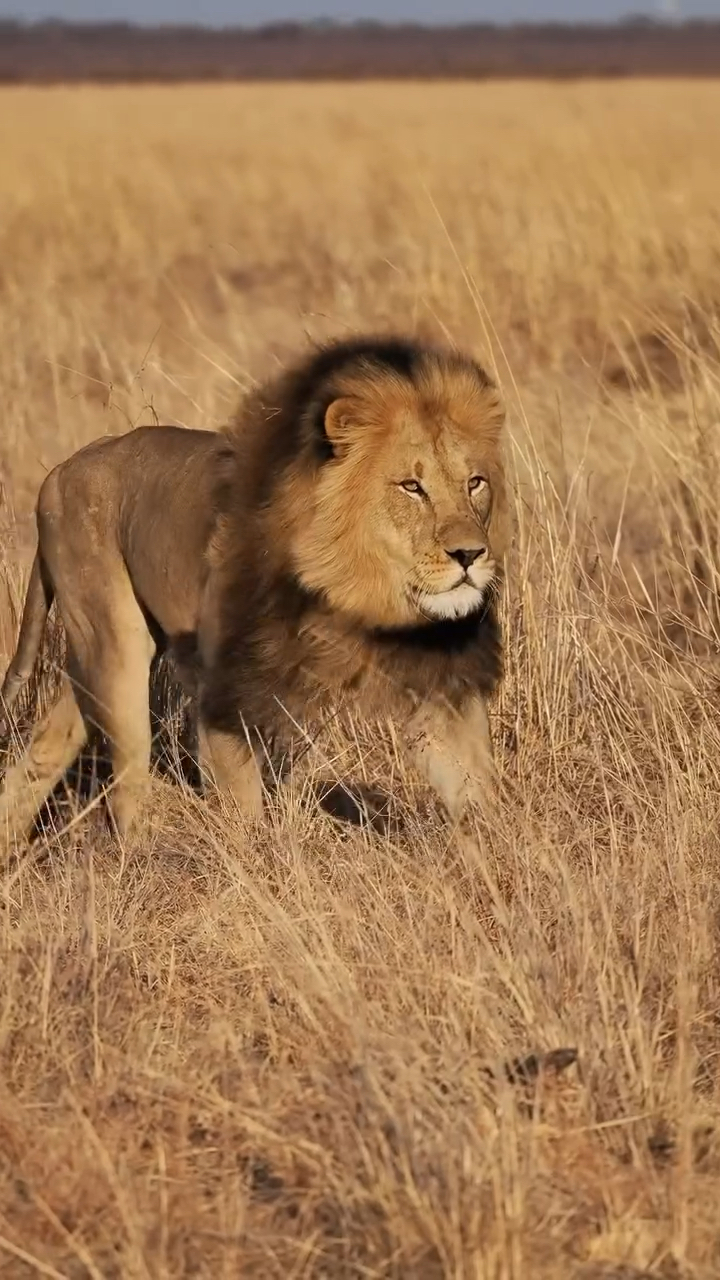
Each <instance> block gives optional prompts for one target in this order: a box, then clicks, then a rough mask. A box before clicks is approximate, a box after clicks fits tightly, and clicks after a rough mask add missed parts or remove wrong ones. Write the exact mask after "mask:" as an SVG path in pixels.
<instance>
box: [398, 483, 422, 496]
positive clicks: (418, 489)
mask: <svg viewBox="0 0 720 1280" xmlns="http://www.w3.org/2000/svg"><path fill="white" fill-rule="evenodd" d="M400 488H401V489H404V490H405V492H406V493H417V494H423V493H424V492H425V490H424V489H423V487H422V485H421V484H419V482H418V481H417V480H401V481H400Z"/></svg>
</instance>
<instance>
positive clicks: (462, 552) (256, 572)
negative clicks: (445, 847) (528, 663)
mask: <svg viewBox="0 0 720 1280" xmlns="http://www.w3.org/2000/svg"><path fill="white" fill-rule="evenodd" d="M503 419H504V412H503V407H502V404H501V401H500V398H499V395H498V392H497V390H496V389H495V387H494V385H493V384H492V382H491V380H490V379H489V378H488V376H487V375H486V374H485V372H484V371H483V370H482V369H481V368H480V367H479V366H478V365H477V364H475V363H474V362H473V361H472V360H470V359H468V358H467V357H465V356H462V355H459V354H457V353H455V352H451V351H443V350H437V349H433V348H427V347H421V346H419V345H416V344H413V343H411V342H407V341H404V340H401V339H398V340H392V339H374V338H360V339H357V340H352V341H349V342H338V343H334V344H332V345H330V346H329V347H327V348H325V349H323V350H321V351H320V352H318V353H316V354H314V355H312V356H311V357H310V358H309V359H307V360H305V361H303V362H302V363H300V364H299V366H298V367H296V368H294V369H291V370H290V371H289V372H288V373H286V374H284V375H282V376H281V377H280V378H277V379H275V380H273V381H272V382H270V383H269V384H268V385H266V386H265V387H263V388H262V389H261V390H260V391H258V392H256V393H253V394H252V395H251V396H249V397H248V398H247V399H246V401H245V402H244V404H243V405H242V406H241V408H240V411H239V413H238V415H237V418H236V420H235V421H234V423H233V424H232V425H231V426H230V427H229V428H227V430H226V431H224V432H222V433H217V434H216V433H210V432H201V431H191V430H184V429H180V428H173V427H152V428H140V429H138V430H136V431H133V432H130V433H128V434H127V435H125V436H122V437H117V438H105V439H103V440H100V441H97V442H95V443H94V444H92V445H89V446H88V447H87V448H85V449H83V450H80V451H79V452H78V453H77V454H75V455H73V457H71V458H70V459H68V460H67V461H66V462H64V463H62V464H60V466H59V467H57V468H56V469H55V470H54V471H53V472H51V474H50V475H49V476H48V478H47V479H46V481H45V483H44V484H43V486H42V489H41V491H40V495H39V499H38V507H37V521H38V535H39V545H38V553H37V557H36V562H35V566H34V568H33V572H32V575H31V580H30V585H29V588H28V597H27V601H26V607H25V612H24V616H23V622H22V626H21V635H20V639H19V643H18V649H17V652H16V654H15V657H14V658H13V661H12V662H11V664H10V668H9V670H8V673H7V675H6V678H5V683H4V685H3V691H2V692H3V697H4V700H5V703H6V707H7V709H8V710H10V709H11V707H12V704H13V702H14V701H15V699H16V698H17V696H18V693H19V691H20V689H21V687H22V685H23V683H24V681H26V680H27V678H28V677H29V675H30V673H31V671H32V664H33V662H34V660H35V657H36V655H37V652H38V649H39V646H40V642H41V638H42V631H43V627H44V622H45V619H46V617H47V612H48V609H49V607H50V604H51V602H52V600H53V598H54V599H56V601H57V607H58V609H59V611H60V614H61V616H62V619H63V622H64V625H65V628H66V632H67V638H68V655H69V656H68V683H67V684H66V687H65V690H64V692H63V695H62V698H61V700H60V702H59V703H58V707H57V709H56V710H54V711H51V712H50V714H49V716H48V717H46V718H45V720H44V721H43V722H41V724H40V725H39V726H38V727H37V728H36V731H35V733H34V735H33V738H32V740H31V743H30V746H29V748H28V751H27V752H26V754H25V756H24V757H23V759H21V760H20V761H19V762H18V763H17V764H16V765H14V766H13V767H12V768H11V769H10V770H9V771H8V773H7V774H6V777H5V781H4V787H3V791H2V795H0V822H2V821H3V820H4V821H5V823H6V824H7V825H10V826H11V827H12V828H13V829H14V830H15V831H18V830H25V829H27V827H28V825H29V824H30V823H31V821H32V818H33V817H34V814H35V811H36V809H37V806H38V804H39V803H41V801H42V799H44V797H45V795H46V794H47V793H48V792H49V791H50V789H51V788H52V787H53V786H54V785H55V783H56V782H57V780H58V778H59V777H60V776H61V775H62V773H63V772H64V770H65V769H66V768H67V767H68V766H69V765H70V763H71V762H72V758H73V756H74V755H75V754H76V752H77V750H78V749H79V747H80V746H81V745H82V743H83V742H84V740H85V738H86V736H87V734H88V733H90V732H93V731H94V730H96V729H99V730H100V731H102V732H103V733H104V734H105V735H106V736H107V737H108V739H109V740H110V744H111V750H112V755H113V767H114V773H115V782H114V787H113V790H112V792H111V797H110V803H111V809H112V813H113V816H114V819H115V823H116V826H117V828H118V830H119V831H120V832H126V831H127V830H128V829H129V826H130V824H131V822H132V820H133V818H134V816H135V812H136V809H137V805H138V802H139V800H140V799H141V797H142V794H143V791H144V788H145V786H146V783H147V777H148V768H149V755H150V723H149V711H148V677H149V670H150V663H151V659H152V656H153V654H154V652H155V651H156V649H157V648H158V647H161V648H166V647H168V646H169V647H170V648H171V650H172V651H173V652H174V654H175V656H176V658H177V660H178V663H179V669H180V674H181V676H182V678H183V680H184V682H185V683H186V684H187V686H188V688H189V689H191V691H192V692H193V693H195V694H196V695H197V696H198V707H199V722H200V723H199V741H200V751H201V766H202V768H203V771H204V774H205V776H206V778H209V779H212V780H214V782H215V783H216V784H217V786H218V787H219V788H220V790H221V791H222V792H224V793H225V794H226V795H228V796H229V797H232V798H233V799H234V800H235V801H236V802H237V803H238V805H239V806H240V808H241V809H242V811H243V812H244V813H246V814H248V815H258V814H259V813H260V812H261V809H262V784H261V771H260V763H261V761H262V759H263V757H264V756H266V755H267V756H269V758H271V759H272V758H274V759H275V760H276V761H281V760H287V759H290V758H292V755H293V749H294V745H295V743H296V741H297V739H298V732H299V730H298V726H302V727H305V728H308V727H311V728H312V727H314V726H315V725H316V724H317V723H319V722H320V721H322V720H323V719H324V718H325V717H327V716H328V715H330V714H332V715H333V717H335V720H336V722H337V718H338V717H339V718H340V720H342V717H343V716H344V715H345V714H351V715H356V714H360V715H361V716H373V717H377V716H382V717H387V718H389V719H390V720H392V721H394V722H395V724H396V725H397V726H399V727H400V729H401V732H402V734H403V735H404V740H405V741H406V743H407V745H408V749H409V751H411V752H412V753H413V755H414V758H415V760H416V761H417V763H419V764H420V766H421V767H422V768H423V769H424V770H425V773H426V776H427V777H428V780H429V781H430V783H431V785H432V786H434V787H435V789H436V791H437V792H438V794H439V795H440V797H441V799H442V800H443V801H444V802H445V804H446V805H447V807H448V808H449V809H450V810H451V811H452V812H453V813H457V812H460V811H461V810H462V808H463V806H464V804H465V802H466V799H467V796H468V794H469V791H470V790H472V788H473V785H474V786H475V787H476V789H477V788H479V789H480V791H482V790H483V789H487V788H488V787H489V786H490V780H491V776H492V753H491V749H490V739H489V732H488V724H487V712H486V700H487V698H488V697H489V696H490V694H491V693H492V692H493V690H494V688H495V686H496V684H497V682H498V680H499V678H500V674H501V671H500V637H499V632H498V625H497V620H496V614H495V608H494V591H495V588H496V584H497V583H498V581H499V577H500V574H501V568H502V558H503V552H504V544H505V520H506V501H505V486H504V477H503V467H502V457H501V447H500V442H501V430H502V424H503ZM301 736H302V735H301Z"/></svg>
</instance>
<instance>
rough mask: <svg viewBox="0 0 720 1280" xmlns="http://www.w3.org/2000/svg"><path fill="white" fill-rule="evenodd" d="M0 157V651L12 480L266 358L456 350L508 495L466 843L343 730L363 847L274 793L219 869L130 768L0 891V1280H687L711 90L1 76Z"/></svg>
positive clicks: (714, 1113)
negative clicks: (481, 758)
mask: <svg viewBox="0 0 720 1280" xmlns="http://www.w3.org/2000/svg"><path fill="white" fill-rule="evenodd" d="M0 130H1V131H2V137H3V163H2V168H1V170H0V227H1V231H0V234H1V235H2V258H1V259H0V261H1V262H2V267H1V269H0V270H1V275H0V290H1V292H0V298H1V300H2V309H1V310H0V388H1V390H2V403H3V419H2V428H1V431H0V484H1V486H2V505H1V506H0V537H1V538H2V543H1V544H0V552H2V556H3V562H4V567H3V570H2V572H3V578H4V582H5V584H6V586H7V601H6V602H3V603H2V604H0V668H1V667H2V666H3V665H4V661H5V660H6V658H7V656H8V655H9V652H10V648H11V644H12V641H13V638H14V627H15V625H16V610H17V603H18V599H19V594H20V586H21V582H22V579H23V576H24V573H25V571H26V568H27V563H28V555H29V553H30V552H31V550H32V546H33V524H32V504H33V500H34V495H35V492H36V489H37V486H38V483H39V481H40V479H41V477H42V476H43V474H44V473H45V471H46V469H47V468H48V467H49V466H51V465H52V464H53V463H55V462H56V461H58V460H59V459H60V458H61V457H63V456H65V455H66V454H67V453H69V452H70V451H71V450H72V449H74V448H75V447H77V446H78V445H80V444H81V443H83V442H85V441H87V440H88V439H90V438H92V437H94V436H96V435H99V434H102V433H103V432H105V431H121V430H124V429H125V428H126V427H128V426H129V425H130V424H134V423H137V422H140V421H153V420H155V419H156V418H157V419H160V420H164V421H177V422H181V423H193V424H200V425H205V426H207V427H212V426H214V425H216V424H218V423H219V422H221V421H222V420H223V419H224V418H225V417H226V416H227V414H228V412H229V410H230V408H231V407H232V405H233V403H234V401H235V399H236V397H237V395H238V393H239V391H240V390H241V389H242V388H243V387H245V386H247V385H248V383H249V382H250V380H251V379H253V378H254V377H256V376H258V375H259V374H261V373H262V372H264V371H267V370H268V369H269V368H270V367H272V364H273V362H274V361H277V360H278V359H280V360H282V359H285V358H286V356H287V355H288V354H289V353H290V352H292V351H295V350H296V349H297V348H298V347H299V346H301V345H302V344H303V342H304V341H305V337H304V335H305V334H306V333H309V334H310V335H311V336H312V337H321V336H324V335H326V334H331V333H338V332H342V331H343V330H344V329H346V328H350V329H358V328H367V327H371V326H375V325H379V326H382V327H387V326H394V327H397V328H399V329H401V330H407V331H411V332H413V331H418V332H419V331H421V330H422V331H428V332H434V333H442V332H445V333H447V334H449V335H451V336H452V338H454V339H456V340H457V341H459V342H461V343H462V344H463V345H465V346H467V347H470V348H471V349H473V350H475V351H476V352H477V353H478V354H479V355H480V356H481V357H484V358H485V359H487V360H488V361H490V362H491V363H492V364H493V365H494V367H495V368H496V369H497V373H498V376H499V378H500V380H501V382H502V384H503V387H504V389H505V392H506V395H507V397H508V399H509V401H510V403H511V407H512V420H511V437H512V444H511V448H510V461H511V466H512V469H513V475H514V480H515V489H516V509H517V531H516V539H515V545H514V549H513V554H512V559H511V564H510V585H509V589H508V592H507V595H506V601H505V613H506V626H507V668H508V674H507V681H506V684H505V686H504V688H503V691H502V694H501V697H500V698H499V701H498V705H497V708H496V712H495V716H494V728H495V735H496V740H497V744H498V754H499V760H500V765H501V768H502V770H503V773H504V775H505V777H506V778H507V779H508V782H509V783H510V785H511V787H512V790H513V795H514V799H513V802H512V804H509V805H508V808H507V812H506V814H505V816H504V821H503V824H502V828H501V829H500V830H498V831H495V832H493V833H487V832H483V831H478V835H477V840H474V841H472V842H468V841H467V840H464V841H463V840H460V839H459V837H457V836H456V835H454V834H453V833H452V832H449V831H447V830H445V829H443V827H442V825H441V824H440V822H439V821H438V818H437V815H434V814H433V812H432V810H431V809H430V808H428V805H427V803H426V798H425V797H424V796H423V795H422V794H420V793H419V792H418V791H417V789H416V788H415V786H414V782H413V780H412V779H403V778H402V777H400V776H398V773H397V771H394V770H395V766H394V765H393V763H392V760H390V761H389V762H388V761H387V760H386V758H385V757H384V755H383V753H382V749H380V748H378V752H379V754H378V755H377V756H376V755H375V754H374V752H373V751H372V750H369V749H368V750H367V751H366V749H365V746H364V745H363V738H362V737H360V739H359V743H358V748H357V753H356V755H357V758H355V759H350V760H347V761H346V762H344V767H346V768H347V770H348V772H351V773H352V772H355V773H357V772H358V771H359V770H361V769H365V770H366V771H367V772H368V774H369V775H370V776H376V777H377V776H385V778H387V777H388V776H389V777H390V778H391V779H392V784H393V789H394V790H395V791H396V792H397V794H398V796H399V797H401V798H402V797H403V796H404V797H405V806H406V830H405V831H404V833H403V834H402V836H400V837H392V838H391V837H388V838H381V837H373V838H369V837H365V836H363V835H362V833H357V832H353V831H350V832H348V831H346V830H341V829H336V828H335V827H334V826H333V825H332V824H331V823H330V822H329V820H327V819H323V818H321V817H319V816H317V815H316V814H315V813H313V812H312V811H309V810H308V809H307V808H303V807H302V805H300V804H299V803H298V801H297V799H293V798H292V797H290V796H287V795H286V796H283V797H282V798H281V799H280V800H279V801H278V804H277V806H276V807H275V809H274V810H272V811H271V813H270V816H269V820H268V828H267V834H266V836H265V837H264V838H263V840H262V843H261V844H260V845H258V843H257V842H256V841H252V840H250V839H249V838H248V834H247V833H246V832H244V831H243V830H242V829H241V828H240V827H239V826H233V825H232V824H231V823H229V822H228V821H227V820H226V819H225V820H223V819H222V818H221V817H220V816H219V814H218V813H217V812H216V811H215V810H214V809H213V808H212V806H210V805H207V806H206V805H204V804H203V803H202V802H201V801H200V800H198V799H196V798H195V797H194V795H193V794H192V792H190V791H189V790H187V789H186V790H183V789H182V788H180V787H178V786H175V785H173V784H172V783H171V782H169V781H167V780H162V779H159V780H158V781H157V783H156V789H155V792H154V795H155V801H156V803H155V804H154V806H153V812H152V814H151V815H150V817H149V819H148V823H147V829H146V830H144V831H143V832H142V834H141V836H140V837H139V838H138V839H137V841H136V842H134V843H133V844H132V846H130V847H128V848H125V849H123V850H121V851H118V849H117V848H116V847H114V846H113V845H112V844H111V843H110V842H109V841H108V839H107V837H106V835H105V834H104V832H103V829H102V826H101V825H100V824H99V823H98V822H97V813H96V811H93V812H92V813H91V814H89V815H88V816H86V817H85V818H84V819H83V820H82V821H79V820H77V821H76V820H75V819H71V821H70V823H69V829H68V830H67V831H66V832H65V833H64V834H61V835H60V836H58V837H57V838H55V837H53V838H52V839H50V838H49V839H48V840H46V841H45V843H42V842H41V843H40V844H36V845H35V846H34V847H33V850H32V852H31V853H29V854H28V853H26V854H25V855H24V856H22V857H21V858H20V859H19V860H17V861H16V862H14V863H13V865H12V866H10V867H8V868H6V869H5V871H4V872H3V897H2V915H1V917H0V918H1V919H2V969H1V971H0V989H1V992H2V997H1V1001H0V1010H1V1014H0V1055H1V1061H2V1074H1V1076H0V1275H6V1276H9V1277H10V1276H11V1277H18V1278H20V1277H26V1276H27V1277H30V1276H36V1275H40V1276H53V1277H67V1278H68V1280H70V1278H72V1280H79V1278H80V1277H91V1278H92V1280H98V1278H99V1277H103V1278H108V1280H109V1278H110V1277H127V1278H128V1280H135V1278H137V1280H150V1278H151V1280H155V1278H156V1277H157V1278H158V1280H162V1278H165V1277H167V1278H170V1277H181V1276H198V1277H212V1280H221V1278H227V1280H229V1278H230V1277H233V1278H234V1277H237V1276H240V1275H242V1276H245V1275H247V1276H251V1275H252V1276H258V1277H268V1278H270V1277H296V1278H300V1277H311V1276H313V1277H320V1276H325V1277H358V1278H360V1277H403V1278H405V1277H408V1278H410V1277H417V1278H418V1280H426V1278H427V1280H432V1278H433V1277H441V1276H443V1277H457V1278H462V1280H476V1278H477V1280H480V1278H482V1280H505V1278H507V1280H520V1278H522V1280H526V1278H528V1277H532V1278H533V1280H535V1278H537V1280H550V1278H552V1280H555V1278H560V1277H562V1278H564V1277H570V1280H601V1278H602V1280H611V1278H613V1280H621V1278H623V1280H631V1278H632V1277H638V1276H641V1275H642V1276H645V1275H647V1276H659V1277H666V1280H671V1278H673V1280H682V1278H688V1280H689V1278H690V1277H692V1278H693V1280H704V1278H707V1280H710V1278H712V1277H716V1276H717V1275H718V1274H720V1214H719V1213H718V1205H719V1204H720V1097H719V1091H720V899H719V897H718V894H719V889H720V832H719V831H718V805H719V801H720V695H719V694H718V688H719V685H718V661H717V653H718V643H719V642H720V635H719V633H718V610H717V585H718V577H717V566H718V526H717V499H718V475H719V474H720V442H719V440H718V430H719V420H720V381H719V378H718V354H719V353H718V341H717V333H718V330H717V327H716V325H715V321H714V309H715V307H716V306H718V305H719V304H720V219H719V218H718V207H719V206H720V173H719V171H718V167H717V155H718V150H719V147H720V85H718V86H716V85H712V84H708V85H703V84H700V83H693V84H680V83H674V84H667V85H660V84H654V85H645V84H641V83H630V82H629V83H622V84H609V85H603V86H595V85H590V84H588V85H583V86H571V85H568V86H558V85H553V86H540V85H518V84H512V85H493V86H469V85H452V86H443V85H422V86H411V85H410V86H404V87H394V86H378V85H367V86H363V87H357V86H342V87H334V86H306V87H296V86H291V85H286V86H266V87H212V88H210V87H208V88H178V89H167V90H163V89H132V90H131V89H127V90H125V89H110V90H100V89H84V88H83V89H73V90H67V91H63V90H49V91H42V90H33V91H30V90H24V89H13V90H3V91H2V93H0ZM652 335H654V336H652ZM633 363H634V367H635V370H636V374H637V376H636V377H634V378H633V377H628V376H625V374H624V373H623V369H624V368H628V367H630V365H632V364H633ZM623 384H625V385H623ZM389 770H391V772H389ZM564 1046H576V1047H577V1048H578V1051H579V1059H578V1063H577V1065H576V1066H571V1067H569V1068H568V1069H567V1070H565V1071H563V1072H560V1073H553V1072H552V1071H549V1070H548V1071H546V1072H543V1073H541V1076H540V1079H539V1081H538V1082H537V1083H536V1085H535V1086H534V1087H533V1088H532V1089H530V1090H529V1089H527V1088H524V1087H522V1086H521V1085H520V1084H517V1083H515V1084H511V1083H509V1082H508V1081H507V1080H506V1078H505V1077H504V1076H503V1074H502V1071H500V1072H499V1073H498V1069H499V1068H501V1067H502V1064H503V1063H505V1062H508V1061H510V1060H512V1059H514V1058H515V1057H517V1056H523V1055H526V1054H528V1053H530V1052H543V1051H547V1050H551V1049H554V1048H562V1047H564Z"/></svg>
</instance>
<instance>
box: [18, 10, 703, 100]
mask: <svg viewBox="0 0 720 1280" xmlns="http://www.w3.org/2000/svg"><path fill="white" fill-rule="evenodd" d="M718 73H720V22H715V21H713V22H702V21H697V22H684V23H677V24H672V25H671V24H667V25H666V24H663V23H659V22H658V23H655V22H652V21H649V20H644V19H640V18H638V19H634V20H633V19H629V20H627V21H626V22H622V23H618V24H616V25H613V26H584V25H583V26H580V25H577V26H571V25H560V24H548V25H543V26H525V25H522V26H509V27H508V26H502V27H500V26H491V25H480V24H472V25H466V26H453V27H434V28H429V27H422V26H417V25H410V24H406V25H394V26H390V25H386V24H382V23H372V22H357V23H353V24H334V23H331V22H327V23H325V22H316V23H310V24H302V25H301V24H294V23H276V24H274V25H272V26H265V27H259V28H255V29H249V28H237V27H234V28H224V29H222V30H218V29H211V28H208V27H199V26H198V27H189V26H186V27H171V26H163V27H139V26H134V25H132V24H129V23H128V24H125V23H64V22H38V23H34V24H25V23H21V22H0V82H5V83H12V82H16V83H36V84H51V83H58V82H68V81H83V80H84V81H107V82H112V81H115V82H118V81H121V82H122V81H173V80H184V81H188V80H195V81H197V80H281V79H282V80H294V79H303V80H321V79H327V80H333V79H346V80H350V79H352V80H356V79H367V78H380V77H386V78H395V77H404V78H423V79H429V78H445V77H456V78H473V79H485V78H503V77H519V76H541V77H547V78H577V77H587V76H634V75H637V76H715V75H717V74H718Z"/></svg>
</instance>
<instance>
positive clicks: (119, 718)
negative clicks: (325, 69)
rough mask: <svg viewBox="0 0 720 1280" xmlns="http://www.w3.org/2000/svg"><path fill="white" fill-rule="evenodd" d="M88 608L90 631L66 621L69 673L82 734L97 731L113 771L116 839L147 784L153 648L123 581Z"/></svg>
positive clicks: (112, 811)
mask: <svg viewBox="0 0 720 1280" xmlns="http://www.w3.org/2000/svg"><path fill="white" fill-rule="evenodd" d="M58 598H59V599H60V592H59V591H58ZM94 603H95V614H94V619H93V625H92V628H88V627H87V625H84V626H82V627H78V626H76V625H75V623H74V619H73V617H72V616H68V617H67V619H66V629H67V633H68V647H69V650H70V659H69V669H70V671H71V674H72V677H73V682H74V685H75V693H76V697H77V700H78V703H79V705H80V708H81V711H82V714H83V717H84V719H85V723H86V725H87V726H88V730H89V731H92V730H99V731H100V733H101V734H102V735H103V736H104V737H105V738H106V739H107V741H108V744H109V747H110V759H111V763H112V772H113V780H112V785H111V788H110V791H109V793H108V807H109V810H110V817H111V819H112V822H113V825H114V827H115V830H116V832H117V834H118V835H119V836H121V837H125V836H127V835H128V833H129V831H130V828H131V826H132V824H133V821H134V819H135V817H136V814H137V811H138V808H139V806H140V804H141V803H142V801H143V800H144V798H145V795H146V792H147V789H148V785H149V782H150V751H151V745H152V731H151V722H150V667H151V663H152V659H153V656H154V653H155V643H154V641H153V638H152V636H151V634H150V631H149V628H148V625H147V623H146V621H145V617H144V615H143V612H142V610H141V608H140V606H139V604H138V602H137V600H136V598H135V595H134V593H133V590H132V587H131V584H130V580H129V578H127V577H123V578H122V579H121V580H120V581H118V580H117V578H116V579H115V581H114V583H113V590H112V596H111V597H110V598H108V599H107V600H100V601H95V602H94ZM61 608H62V604H61ZM85 621H86V620H85Z"/></svg>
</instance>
